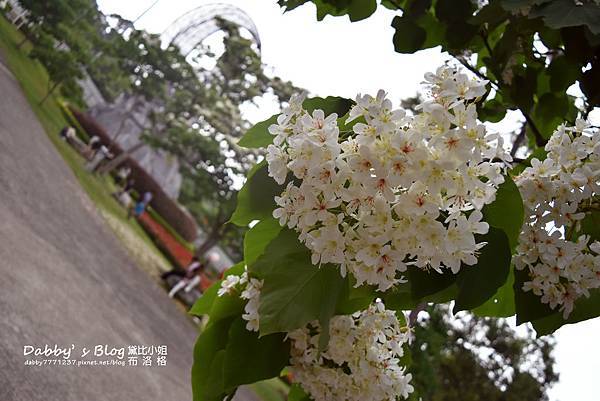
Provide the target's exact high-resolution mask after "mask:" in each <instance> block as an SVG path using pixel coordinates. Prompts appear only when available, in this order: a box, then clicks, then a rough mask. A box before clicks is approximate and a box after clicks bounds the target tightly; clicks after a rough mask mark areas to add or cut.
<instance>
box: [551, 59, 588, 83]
mask: <svg viewBox="0 0 600 401" xmlns="http://www.w3.org/2000/svg"><path fill="white" fill-rule="evenodd" d="M547 71H548V74H549V75H550V89H551V90H552V91H553V92H563V91H566V90H567V88H569V86H571V85H572V84H574V83H575V81H576V80H577V78H578V77H579V75H580V70H579V66H578V64H577V63H573V62H572V61H570V60H569V59H568V58H567V57H566V56H557V57H555V58H554V59H553V60H552V62H551V63H550V65H549V66H548V70H547Z"/></svg>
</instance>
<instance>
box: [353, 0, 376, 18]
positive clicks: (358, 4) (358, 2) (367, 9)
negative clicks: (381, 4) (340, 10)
mask: <svg viewBox="0 0 600 401" xmlns="http://www.w3.org/2000/svg"><path fill="white" fill-rule="evenodd" d="M375 10H377V0H353V1H352V2H351V3H350V6H349V7H348V18H350V21H352V22H356V21H360V20H363V19H365V18H368V17H370V16H371V15H372V14H373V13H374V12H375Z"/></svg>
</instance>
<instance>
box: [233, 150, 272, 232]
mask: <svg viewBox="0 0 600 401" xmlns="http://www.w3.org/2000/svg"><path fill="white" fill-rule="evenodd" d="M283 189H284V186H283V185H278V184H277V183H276V182H275V180H273V178H271V177H269V172H268V169H267V162H266V161H265V160H263V161H262V162H260V163H258V164H257V165H256V166H254V167H253V168H252V169H251V170H250V171H249V172H248V179H247V180H246V183H245V184H244V186H243V187H242V189H241V190H240V192H239V193H238V197H237V207H236V209H235V211H234V212H233V215H232V216H231V219H230V223H233V224H235V225H238V226H240V227H245V226H247V225H248V224H250V222H252V221H254V220H263V219H267V218H270V217H271V215H272V213H273V209H275V196H277V195H280V194H281V193H282V192H283Z"/></svg>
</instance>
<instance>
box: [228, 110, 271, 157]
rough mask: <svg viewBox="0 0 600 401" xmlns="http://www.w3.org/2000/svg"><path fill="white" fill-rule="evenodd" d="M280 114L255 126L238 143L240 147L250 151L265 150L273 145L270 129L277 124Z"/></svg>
mask: <svg viewBox="0 0 600 401" xmlns="http://www.w3.org/2000/svg"><path fill="white" fill-rule="evenodd" d="M277 117H279V114H275V115H274V116H271V117H269V118H268V119H266V120H264V121H261V122H259V123H256V124H254V126H253V127H252V128H250V129H249V130H248V131H246V133H245V134H244V136H242V137H241V138H240V140H239V142H238V145H239V146H241V147H243V148H248V149H258V148H265V147H267V146H269V145H270V144H271V143H273V135H271V134H270V133H269V127H270V126H271V125H272V124H277Z"/></svg>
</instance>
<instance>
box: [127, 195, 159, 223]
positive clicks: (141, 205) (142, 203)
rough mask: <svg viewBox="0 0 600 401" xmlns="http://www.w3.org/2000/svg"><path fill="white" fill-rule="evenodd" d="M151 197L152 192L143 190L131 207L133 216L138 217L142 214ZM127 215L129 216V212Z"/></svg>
mask: <svg viewBox="0 0 600 401" xmlns="http://www.w3.org/2000/svg"><path fill="white" fill-rule="evenodd" d="M152 197H153V195H152V192H150V191H146V192H144V194H143V195H142V197H141V198H140V200H139V201H138V202H137V203H136V204H135V206H134V208H133V215H134V216H135V217H140V216H141V215H142V214H144V212H145V211H146V207H148V205H149V204H150V201H151V200H152ZM127 217H131V214H130V215H129V216H127Z"/></svg>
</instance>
